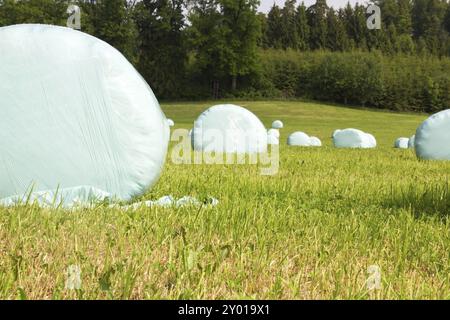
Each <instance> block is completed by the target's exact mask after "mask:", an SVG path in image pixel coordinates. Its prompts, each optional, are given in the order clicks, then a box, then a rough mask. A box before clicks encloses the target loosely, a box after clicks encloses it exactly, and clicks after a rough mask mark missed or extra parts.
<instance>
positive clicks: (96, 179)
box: [0, 25, 169, 201]
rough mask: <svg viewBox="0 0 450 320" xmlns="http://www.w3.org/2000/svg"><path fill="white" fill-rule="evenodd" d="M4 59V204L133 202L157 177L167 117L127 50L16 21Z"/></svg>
mask: <svg viewBox="0 0 450 320" xmlns="http://www.w3.org/2000/svg"><path fill="white" fill-rule="evenodd" d="M0 56H1V58H0V70H1V72H0V128H1V133H0V137H1V138H0V198H5V197H14V196H16V198H21V197H22V196H24V195H25V196H26V195H27V194H28V193H29V192H30V191H34V192H36V195H37V196H36V197H35V198H36V199H38V198H39V197H40V195H41V194H43V192H44V193H45V194H56V193H57V192H56V190H58V191H59V192H60V193H64V194H59V195H58V196H61V199H62V201H66V199H69V200H67V201H70V200H77V199H78V200H79V199H81V200H83V199H86V198H87V197H88V196H89V197H90V196H92V195H95V194H101V195H102V197H104V196H105V195H110V196H111V197H114V198H118V199H121V200H128V199H130V198H131V197H133V196H136V195H140V194H142V193H143V192H145V191H146V190H147V189H148V188H149V187H150V186H152V185H153V184H154V183H155V182H156V181H157V179H158V177H159V175H160V173H161V170H162V167H163V164H164V161H165V156H166V152H167V145H168V141H169V128H168V125H167V120H166V118H165V116H164V114H163V113H162V111H161V109H160V106H159V103H158V101H157V100H156V98H155V96H154V94H153V92H152V90H151V89H150V87H149V86H148V84H147V83H146V82H145V81H144V80H143V78H142V77H141V76H140V75H139V73H138V72H137V71H136V70H135V69H134V68H133V66H132V65H131V64H130V63H129V62H128V61H127V60H126V59H125V58H124V57H123V56H122V54H120V53H119V51H117V50H116V49H114V48H113V47H111V46H110V45H108V44H107V43H106V42H103V41H101V40H99V39H97V38H94V37H92V36H90V35H87V34H85V33H82V32H78V31H75V30H72V29H68V28H63V27H56V26H46V25H16V26H11V27H3V28H0ZM91 191H92V192H91Z"/></svg>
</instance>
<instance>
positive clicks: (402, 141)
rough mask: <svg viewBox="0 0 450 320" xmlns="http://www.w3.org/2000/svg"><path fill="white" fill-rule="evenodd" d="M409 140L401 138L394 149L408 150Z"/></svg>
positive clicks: (396, 141)
mask: <svg viewBox="0 0 450 320" xmlns="http://www.w3.org/2000/svg"><path fill="white" fill-rule="evenodd" d="M408 143H409V138H405V137H401V138H398V139H397V140H395V143H394V148H397V149H408Z"/></svg>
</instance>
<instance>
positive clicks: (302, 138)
mask: <svg viewBox="0 0 450 320" xmlns="http://www.w3.org/2000/svg"><path fill="white" fill-rule="evenodd" d="M287 144H288V145H289V146H298V147H309V146H311V139H310V137H309V136H308V135H307V134H306V133H304V132H301V131H297V132H294V133H292V134H291V135H289V137H288V140H287Z"/></svg>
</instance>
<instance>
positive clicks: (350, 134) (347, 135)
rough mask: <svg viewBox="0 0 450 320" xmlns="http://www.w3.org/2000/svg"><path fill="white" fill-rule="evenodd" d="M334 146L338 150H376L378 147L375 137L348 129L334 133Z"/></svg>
mask: <svg viewBox="0 0 450 320" xmlns="http://www.w3.org/2000/svg"><path fill="white" fill-rule="evenodd" d="M333 144H334V146H335V147H336V148H365V149H366V148H375V147H376V145H377V142H376V139H375V137H374V136H373V135H371V134H368V133H365V132H364V131H361V130H358V129H353V128H348V129H344V130H336V131H335V132H334V133H333Z"/></svg>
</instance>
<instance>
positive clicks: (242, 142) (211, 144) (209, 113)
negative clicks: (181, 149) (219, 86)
mask: <svg viewBox="0 0 450 320" xmlns="http://www.w3.org/2000/svg"><path fill="white" fill-rule="evenodd" d="M267 136H268V135H267V131H266V129H265V128H264V125H263V124H262V122H261V121H260V120H259V119H258V117H256V116H255V115H254V114H253V113H252V112H250V111H248V110H247V109H245V108H242V107H240V106H236V105H232V104H224V105H217V106H213V107H211V108H209V109H208V110H206V111H205V112H203V113H202V114H201V115H200V116H199V117H198V118H197V120H195V123H194V130H193V138H194V150H196V151H203V152H223V153H261V152H266V151H267Z"/></svg>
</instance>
